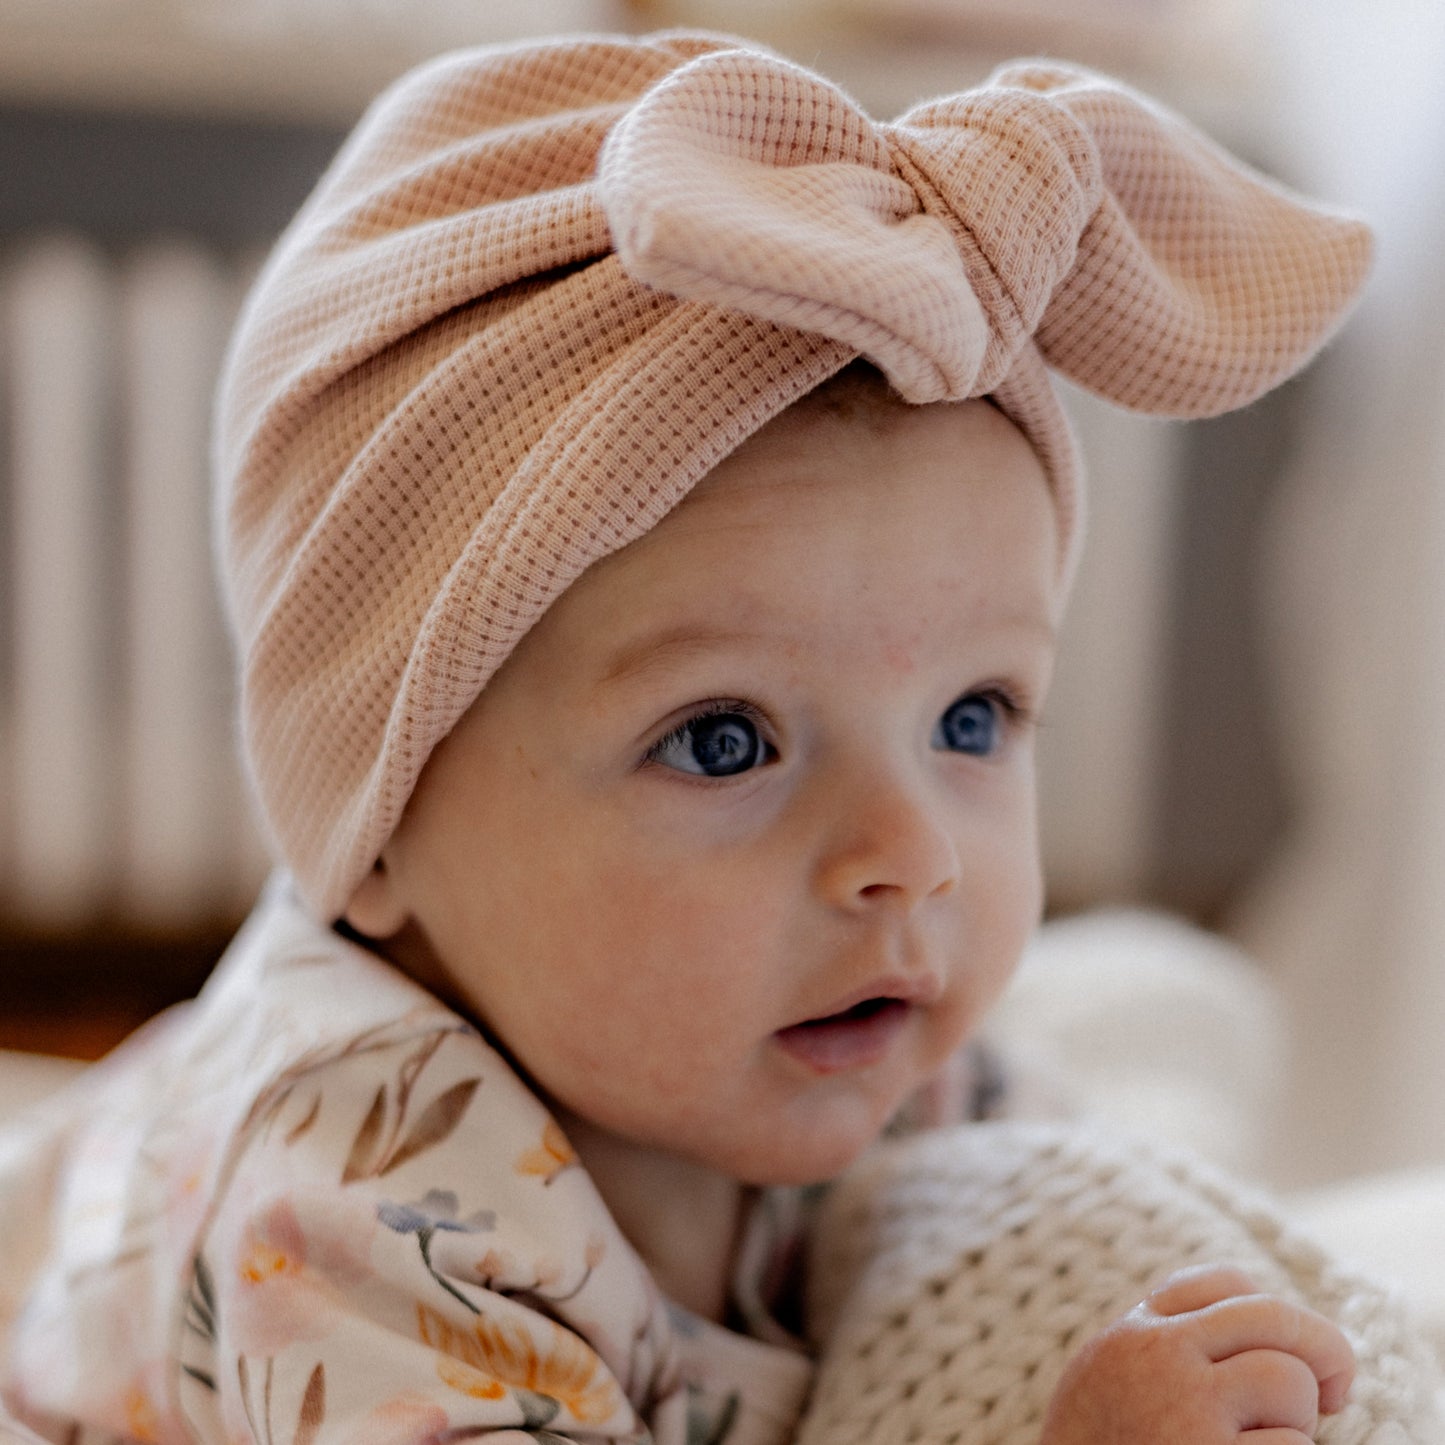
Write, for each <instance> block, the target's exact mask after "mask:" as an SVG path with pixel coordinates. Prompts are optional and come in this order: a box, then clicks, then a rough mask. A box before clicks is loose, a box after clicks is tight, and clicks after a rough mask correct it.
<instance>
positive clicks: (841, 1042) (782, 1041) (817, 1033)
mask: <svg viewBox="0 0 1445 1445" xmlns="http://www.w3.org/2000/svg"><path fill="white" fill-rule="evenodd" d="M909 1012H910V1006H909V1005H908V1004H906V1003H904V1002H903V1001H902V1000H901V999H889V1000H888V1002H887V1003H885V1004H883V1005H882V1006H881V1007H879V1008H877V1009H874V1010H872V1011H870V1012H868V1013H862V1014H839V1015H838V1016H837V1017H836V1018H830V1019H819V1020H817V1021H816V1022H813V1023H806V1024H793V1025H792V1026H791V1027H790V1028H786V1029H779V1030H778V1032H777V1033H776V1034H774V1035H773V1037H774V1038H775V1039H776V1040H777V1041H778V1044H779V1045H780V1046H781V1048H782V1050H783V1052H784V1053H787V1054H791V1055H792V1057H793V1058H795V1059H797V1060H798V1062H799V1063H802V1064H806V1065H807V1066H808V1068H810V1069H812V1070H813V1071H814V1073H818V1074H839V1073H842V1072H843V1071H844V1070H846V1069H863V1068H867V1067H868V1065H869V1064H876V1063H877V1062H878V1061H879V1060H880V1059H881V1058H882V1057H883V1056H884V1054H886V1053H887V1052H888V1050H889V1047H890V1046H891V1045H892V1043H893V1041H894V1039H896V1038H897V1037H898V1035H899V1033H900V1032H901V1031H902V1029H903V1026H904V1024H905V1023H907V1021H908V1015H909Z"/></svg>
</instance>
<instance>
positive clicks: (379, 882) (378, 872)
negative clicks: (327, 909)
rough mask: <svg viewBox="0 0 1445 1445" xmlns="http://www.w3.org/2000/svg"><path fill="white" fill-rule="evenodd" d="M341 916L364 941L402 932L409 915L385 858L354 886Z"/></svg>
mask: <svg viewBox="0 0 1445 1445" xmlns="http://www.w3.org/2000/svg"><path fill="white" fill-rule="evenodd" d="M341 916H342V918H343V919H344V920H345V922H346V923H347V925H348V926H349V927H351V928H353V929H355V930H356V932H357V933H359V934H361V935H362V936H363V937H365V938H373V939H377V940H380V939H383V938H391V937H392V936H393V935H395V934H397V933H400V932H401V930H402V928H403V926H404V925H405V924H406V921H407V919H408V917H409V916H410V915H409V913H408V911H407V908H406V905H405V903H404V902H403V901H402V897H401V890H400V889H399V888H397V886H396V881H395V879H394V878H393V877H392V875H391V874H390V873H389V872H388V871H387V867H386V860H385V859H384V858H378V859H377V860H376V862H375V863H373V864H372V865H371V872H370V873H368V874H367V875H366V877H365V878H363V879H362V880H361V882H360V883H358V884H357V885H356V891H355V892H354V893H353V894H352V895H351V898H350V900H349V901H348V902H347V905H346V908H345V909H344V910H343V912H342V914H341Z"/></svg>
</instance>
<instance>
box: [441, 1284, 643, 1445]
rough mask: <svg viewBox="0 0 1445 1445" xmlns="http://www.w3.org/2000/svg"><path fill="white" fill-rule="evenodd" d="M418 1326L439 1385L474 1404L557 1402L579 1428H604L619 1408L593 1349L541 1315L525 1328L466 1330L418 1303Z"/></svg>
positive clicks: (491, 1324)
mask: <svg viewBox="0 0 1445 1445" xmlns="http://www.w3.org/2000/svg"><path fill="white" fill-rule="evenodd" d="M417 1328H418V1333H419V1335H420V1337H421V1340H422V1343H423V1344H426V1345H430V1346H431V1348H432V1349H434V1350H436V1351H437V1364H436V1369H437V1375H438V1377H439V1378H440V1379H441V1381H442V1383H443V1384H445V1385H447V1386H449V1387H450V1388H451V1389H453V1390H458V1391H460V1392H461V1393H462V1394H464V1395H469V1396H471V1397H472V1398H473V1399H480V1400H496V1399H500V1398H501V1397H502V1395H503V1393H504V1392H505V1389H506V1388H511V1389H514V1390H525V1391H528V1392H530V1393H531V1394H533V1395H540V1396H542V1397H544V1398H545V1399H548V1400H555V1401H557V1403H558V1404H560V1405H561V1406H562V1407H563V1408H564V1409H565V1410H567V1411H568V1412H569V1413H570V1414H571V1416H572V1418H573V1419H574V1420H576V1421H577V1422H578V1423H579V1424H582V1425H595V1424H600V1423H601V1422H602V1421H604V1420H606V1419H608V1418H609V1417H610V1416H611V1415H612V1414H613V1413H614V1412H615V1411H616V1409H617V1408H618V1406H619V1404H620V1403H621V1392H620V1391H619V1389H618V1387H617V1384H616V1382H615V1381H614V1380H613V1379H612V1377H611V1375H609V1374H608V1373H607V1368H606V1366H605V1365H603V1363H602V1361H601V1360H600V1359H599V1358H598V1357H597V1355H596V1353H595V1352H594V1351H593V1349H592V1348H591V1346H589V1345H588V1344H587V1343H586V1341H584V1340H583V1339H582V1338H581V1337H580V1336H579V1335H575V1334H573V1333H572V1331H571V1330H568V1329H564V1328H563V1327H562V1326H561V1325H558V1324H555V1323H553V1321H551V1320H549V1319H547V1318H546V1317H545V1316H544V1315H536V1316H530V1317H529V1318H528V1320H527V1323H526V1324H523V1323H521V1322H520V1321H517V1320H506V1319H489V1318H488V1317H487V1316H485V1315H481V1316H478V1318H477V1319H476V1320H475V1321H473V1323H472V1324H471V1326H470V1327H469V1328H458V1327H457V1326H455V1325H453V1324H452V1323H451V1322H450V1321H448V1320H446V1319H444V1318H443V1317H442V1316H441V1315H439V1314H438V1313H437V1312H436V1311H435V1310H433V1309H429V1308H428V1307H427V1306H426V1305H422V1304H419V1305H418V1306H417ZM539 1336H541V1338H540V1339H539Z"/></svg>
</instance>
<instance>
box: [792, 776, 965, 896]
mask: <svg viewBox="0 0 1445 1445" xmlns="http://www.w3.org/2000/svg"><path fill="white" fill-rule="evenodd" d="M958 881H959V848H958V843H957V839H956V838H955V836H954V833H953V830H952V829H951V828H950V827H949V824H948V820H947V818H946V816H945V815H944V813H943V810H942V809H941V808H940V806H939V805H938V803H937V802H936V801H935V800H933V799H931V798H930V797H928V796H927V794H925V793H924V792H922V790H921V789H920V790H915V789H913V788H910V787H908V786H906V785H904V784H903V783H901V782H898V781H891V782H879V783H877V784H875V785H873V786H872V787H869V788H868V789H867V790H866V791H864V792H863V793H862V795H861V796H858V795H855V796H854V797H853V798H851V799H850V800H849V802H848V805H846V806H845V808H844V809H843V810H842V812H841V816H840V821H839V831H838V836H837V840H836V842H835V843H834V845H833V846H832V847H831V848H830V849H828V851H827V852H826V854H825V855H824V857H823V860H822V862H821V864H820V865H819V869H818V887H819V891H820V892H821V894H822V896H823V897H824V899H825V901H827V902H828V903H830V904H831V905H833V906H834V907H837V908H844V909H849V910H855V911H857V910H873V909H880V908H903V909H907V908H912V907H916V906H917V905H918V904H919V903H921V902H923V901H924V900H925V899H928V898H933V897H941V896H944V895H947V894H948V893H951V892H952V891H953V890H954V888H955V887H956V886H957V885H958Z"/></svg>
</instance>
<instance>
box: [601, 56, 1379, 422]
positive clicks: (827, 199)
mask: <svg viewBox="0 0 1445 1445" xmlns="http://www.w3.org/2000/svg"><path fill="white" fill-rule="evenodd" d="M598 187H599V194H600V197H601V201H602V205H603V208H604V210H605V211H606V214H607V217H608V220H609V222H610V224H611V227H612V235H613V242H614V244H615V246H616V248H617V252H618V255H619V257H620V258H621V260H622V263H623V265H624V266H625V267H626V268H627V270H628V271H629V272H630V273H631V274H632V275H633V276H634V277H636V278H637V279H638V280H640V281H643V282H645V283H647V284H648V285H651V286H655V287H658V288H660V289H661V290H664V291H668V292H671V293H673V294H674V295H678V296H682V297H685V298H688V299H691V300H696V301H707V302H711V303H713V304H715V305H718V306H722V307H727V308H729V309H732V310H738V311H744V312H748V313H750V314H753V315H757V316H761V317H765V318H767V319H768V320H770V321H774V322H777V323H779V324H781V325H785V326H790V327H796V328H798V329H800V330H804V331H810V332H814V333H819V334H822V335H824V336H829V337H832V338H834V339H835V340H838V341H842V342H844V343H846V344H847V345H849V346H850V347H853V348H855V349H856V350H858V351H859V352H862V353H864V354H865V355H867V356H868V357H869V358H870V359H872V360H873V361H875V362H876V363H877V364H878V365H879V366H881V367H882V368H883V370H884V371H886V372H887V374H888V376H889V378H890V380H891V381H892V382H893V385H894V386H895V388H896V389H897V390H898V391H899V392H900V393H901V394H902V395H903V396H904V397H905V398H906V399H907V400H909V401H913V402H931V401H942V400H956V399H961V398H964V397H969V396H980V395H985V394H987V393H989V392H991V391H993V390H994V389H995V388H996V387H998V386H999V385H1000V384H1001V383H1002V382H1003V381H1004V379H1005V378H1006V377H1007V376H1008V374H1009V372H1010V371H1011V369H1012V368H1013V366H1014V364H1015V361H1016V359H1017V358H1018V356H1019V353H1020V351H1021V349H1022V348H1023V347H1024V346H1025V344H1026V343H1027V341H1028V340H1029V339H1030V338H1031V337H1032V338H1034V339H1035V340H1036V341H1037V344H1038V345H1039V347H1040V349H1041V351H1042V352H1043V355H1044V358H1045V359H1046V360H1047V362H1048V363H1049V365H1051V366H1052V367H1054V368H1056V369H1057V370H1059V371H1061V372H1063V373H1065V374H1066V375H1068V376H1069V377H1071V378H1072V379H1073V380H1075V381H1077V382H1079V383H1080V384H1082V385H1083V386H1085V387H1087V388H1089V389H1091V390H1093V391H1095V392H1098V393H1099V394H1101V395H1103V396H1105V397H1107V398H1108V399H1110V400H1111V401H1115V402H1118V403H1120V404H1122V405H1125V406H1128V407H1132V408H1136V409H1139V410H1143V411H1148V412H1153V413H1158V414H1166V415H1174V416H1204V415H1212V414H1215V413H1218V412H1222V411H1226V410H1229V409H1230V408H1232V407H1235V406H1239V405H1242V404H1243V403H1245V402H1247V401H1250V400H1253V399H1254V398H1255V397H1257V396H1259V395H1261V394H1262V393H1263V392H1265V391H1267V390H1268V389H1269V388H1270V387H1272V386H1274V385H1276V384H1277V383H1278V382H1280V381H1281V380H1283V379H1284V378H1285V377H1286V376H1288V375H1289V374H1290V373H1291V372H1293V371H1294V370H1296V369H1297V368H1298V367H1299V366H1300V365H1301V364H1302V363H1303V361H1304V360H1305V359H1306V358H1307V357H1308V356H1309V355H1310V354H1311V353H1312V352H1313V351H1314V350H1315V349H1316V348H1317V347H1319V346H1320V345H1322V344H1323V342H1324V340H1325V339H1326V337H1327V336H1328V334H1329V333H1330V331H1331V330H1332V329H1333V326H1334V324H1335V323H1336V322H1337V320H1338V319H1339V318H1340V317H1341V316H1342V315H1343V311H1344V306H1345V303H1346V301H1347V299H1348V298H1350V297H1352V296H1353V295H1354V293H1355V291H1356V290H1357V288H1358V286H1359V284H1360V282H1361V280H1362V278H1363V275H1364V271H1365V269H1366V267H1367V265H1368V261H1369V252H1370V243H1369V236H1368V233H1367V232H1366V230H1365V228H1364V227H1363V226H1361V225H1360V224H1359V223H1358V222H1356V221H1353V220H1350V219H1347V218H1344V217H1340V216H1336V215H1332V214H1330V213H1328V212H1325V211H1322V210H1321V209H1319V208H1317V207H1314V206H1312V205H1309V204H1307V203H1305V202H1303V201H1301V200H1299V199H1298V198H1296V197H1293V196H1291V195H1290V194H1288V193H1287V192H1285V191H1284V190H1283V189H1281V188H1280V187H1278V186H1276V185H1274V184H1273V183H1271V182H1268V181H1266V180H1265V179H1264V178H1262V177H1260V176H1258V175H1256V174H1254V173H1252V172H1250V171H1248V170H1246V169H1245V168H1244V167H1242V166H1241V165H1240V164H1239V163H1237V162H1236V161H1234V160H1233V159H1232V158H1231V157H1229V156H1227V155H1226V154H1225V153H1224V152H1222V151H1220V150H1219V149H1217V148H1216V147H1215V146H1213V145H1212V144H1211V143H1210V142H1208V141H1207V140H1205V139H1204V138H1203V137H1202V136H1200V135H1199V134H1197V133H1196V132H1194V131H1193V130H1192V129H1190V128H1189V127H1188V126H1186V125H1185V124H1184V123H1183V122H1181V121H1180V120H1178V119H1177V118H1176V117H1174V116H1172V115H1170V114H1169V113H1168V112H1166V111H1163V110H1161V109H1159V108H1157V107H1155V106H1154V105H1152V104H1151V103H1150V102H1149V101H1148V100H1146V99H1145V98H1144V97H1142V96H1139V95H1136V94H1135V93H1134V92H1132V91H1130V90H1129V89H1127V88H1125V87H1123V86H1121V85H1119V84H1117V83H1115V82H1113V81H1109V80H1106V79H1104V78H1102V77H1099V76H1095V75H1092V74H1089V73H1088V72H1085V71H1081V70H1076V69H1071V68H1068V67H1064V66H1057V65H1048V64H1042V63H1031V64H1020V65H1014V66H1010V67H1007V68H1005V69H1003V70H1001V71H999V72H998V73H997V74H996V75H994V76H993V77H992V79H991V80H990V81H989V82H988V83H987V84H986V85H984V86H983V87H981V88H980V89H978V90H975V91H970V92H966V93H963V94H960V95H956V96H952V97H949V98H946V99H943V100H937V101H933V102H930V103H928V104H926V105H921V106H918V107H916V108H915V109H913V110H911V111H909V112H908V113H907V114H905V115H904V116H903V117H902V118H901V119H900V120H898V121H897V122H896V123H894V124H891V125H888V124H877V123H875V122H874V121H872V120H871V119H870V118H869V117H868V116H867V115H865V114H864V113H863V112H862V111H861V110H859V109H858V107H857V106H856V105H854V104H853V102H852V101H851V100H849V99H848V97H847V96H846V95H844V94H843V93H842V92H841V91H839V90H838V89H836V88H835V87H834V86H832V85H831V84H829V83H828V82H827V81H825V80H823V79H822V78H821V77H819V76H816V75H813V74H811V73H809V72H808V71H805V70H802V69H800V68H798V67H796V66H794V65H791V64H789V63H788V62H786V61H784V60H780V59H776V58H774V57H770V56H760V55H758V54H755V53H751V52H743V51H736V50H731V51H729V50H725V51H721V52H715V53H712V54H707V55H703V56H700V57H698V58H696V59H694V60H692V61H690V62H689V63H687V64H685V65H683V66H681V67H680V68H679V69H677V70H675V71H674V72H673V73H672V74H671V75H669V76H667V77H666V78H665V79H664V80H662V81H661V82H660V83H658V84H657V85H656V86H655V87H654V88H653V89H652V90H651V91H650V92H649V93H648V94H647V95H645V96H644V97H643V98H642V99H641V100H640V101H639V102H638V103H637V104H636V105H635V106H634V107H633V108H632V109H631V110H630V111H629V112H628V113H627V114H626V115H624V116H623V117H622V118H621V120H620V121H619V122H618V124H617V125H616V126H615V127H614V128H613V131H612V133H611V135H610V137H609V138H608V141H607V144H606V146H605V148H604V150H603V153H602V159H601V165H600V168H599V178H598Z"/></svg>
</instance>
